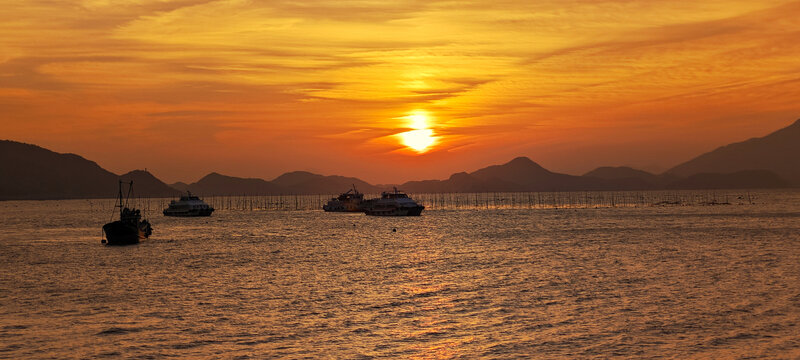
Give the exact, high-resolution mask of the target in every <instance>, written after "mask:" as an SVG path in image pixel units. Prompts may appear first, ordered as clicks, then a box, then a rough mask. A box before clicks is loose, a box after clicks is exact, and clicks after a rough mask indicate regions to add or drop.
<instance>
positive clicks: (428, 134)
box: [399, 129, 436, 153]
mask: <svg viewBox="0 0 800 360" xmlns="http://www.w3.org/2000/svg"><path fill="white" fill-rule="evenodd" d="M399 135H400V139H401V140H402V142H403V145H405V146H408V147H409V148H412V149H414V151H416V152H418V153H424V152H425V151H427V150H428V148H429V147H430V146H431V145H433V144H434V143H435V142H436V137H435V136H433V130H431V129H419V130H411V131H406V132H404V133H401V134H399Z"/></svg>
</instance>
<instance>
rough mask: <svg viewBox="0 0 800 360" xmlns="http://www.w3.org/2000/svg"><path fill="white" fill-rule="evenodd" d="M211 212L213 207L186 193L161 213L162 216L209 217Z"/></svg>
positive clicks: (171, 202) (170, 203)
mask: <svg viewBox="0 0 800 360" xmlns="http://www.w3.org/2000/svg"><path fill="white" fill-rule="evenodd" d="M212 212H214V208H213V207H211V206H208V204H206V203H205V202H204V201H203V200H201V199H200V198H199V197H197V196H195V195H192V193H191V192H188V191H187V192H186V195H182V196H181V198H180V199H179V200H178V201H175V200H172V201H170V202H169V206H168V207H167V208H166V209H164V212H163V213H164V216H210V215H211V213H212Z"/></svg>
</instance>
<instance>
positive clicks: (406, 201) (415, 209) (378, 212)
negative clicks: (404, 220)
mask: <svg viewBox="0 0 800 360" xmlns="http://www.w3.org/2000/svg"><path fill="white" fill-rule="evenodd" d="M362 208H363V210H364V213H365V214H367V215H372V216H419V215H420V214H422V210H424V209H425V206H422V205H419V204H417V202H416V201H414V200H413V199H411V198H410V197H408V195H407V194H405V193H402V192H399V191H397V188H394V192H386V191H385V192H383V193H381V197H380V198H377V199H369V200H366V201H364V202H363V204H362Z"/></svg>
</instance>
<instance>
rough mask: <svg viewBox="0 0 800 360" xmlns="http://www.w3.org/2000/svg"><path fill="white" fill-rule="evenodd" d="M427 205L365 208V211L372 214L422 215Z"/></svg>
mask: <svg viewBox="0 0 800 360" xmlns="http://www.w3.org/2000/svg"><path fill="white" fill-rule="evenodd" d="M424 209H425V207H424V206H422V205H420V206H409V207H405V206H404V207H376V208H369V209H364V213H365V214H367V215H370V216H420V215H422V210H424Z"/></svg>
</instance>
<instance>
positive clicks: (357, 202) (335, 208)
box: [322, 185, 364, 212]
mask: <svg viewBox="0 0 800 360" xmlns="http://www.w3.org/2000/svg"><path fill="white" fill-rule="evenodd" d="M363 201H364V194H362V193H360V192H358V190H357V189H356V186H355V185H353V188H352V189H350V190H347V192H344V193H341V194H339V196H338V197H335V198H332V199H330V200H328V203H327V204H325V205H323V206H322V210H325V211H327V212H359V211H363V210H362V208H361V203H362V202H363Z"/></svg>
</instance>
